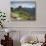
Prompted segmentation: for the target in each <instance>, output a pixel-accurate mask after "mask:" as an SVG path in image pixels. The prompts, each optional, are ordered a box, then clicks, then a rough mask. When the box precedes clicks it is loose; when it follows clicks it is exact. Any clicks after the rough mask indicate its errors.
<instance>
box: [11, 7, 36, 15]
mask: <svg viewBox="0 0 46 46" xmlns="http://www.w3.org/2000/svg"><path fill="white" fill-rule="evenodd" d="M19 10H22V11H26V12H28V13H29V14H32V15H33V16H34V15H35V8H22V7H18V8H13V7H11V11H12V12H14V11H19Z"/></svg>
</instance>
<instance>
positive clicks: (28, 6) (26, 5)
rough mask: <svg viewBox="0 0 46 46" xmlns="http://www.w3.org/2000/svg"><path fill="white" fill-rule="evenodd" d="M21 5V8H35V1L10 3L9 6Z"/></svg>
mask: <svg viewBox="0 0 46 46" xmlns="http://www.w3.org/2000/svg"><path fill="white" fill-rule="evenodd" d="M18 6H22V7H23V8H35V3H31V2H30V3H11V7H14V8H17V7H18Z"/></svg>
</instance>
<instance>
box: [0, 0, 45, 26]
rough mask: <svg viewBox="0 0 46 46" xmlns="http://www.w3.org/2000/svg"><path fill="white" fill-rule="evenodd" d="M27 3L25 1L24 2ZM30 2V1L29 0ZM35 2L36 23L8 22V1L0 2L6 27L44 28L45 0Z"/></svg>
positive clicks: (1, 0) (2, 0) (0, 0)
mask: <svg viewBox="0 0 46 46" xmlns="http://www.w3.org/2000/svg"><path fill="white" fill-rule="evenodd" d="M26 1H27V0H26ZM29 1H31V0H29ZM32 1H36V21H14V22H12V21H10V0H0V10H1V9H2V10H3V11H5V12H6V15H7V20H8V21H9V22H7V23H6V24H5V26H7V27H46V5H45V4H46V0H32Z"/></svg>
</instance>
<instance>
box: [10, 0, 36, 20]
mask: <svg viewBox="0 0 46 46" xmlns="http://www.w3.org/2000/svg"><path fill="white" fill-rule="evenodd" d="M10 8H11V20H13V21H14V20H35V19H36V13H35V12H36V3H35V2H34V1H28V2H27V1H25V2H24V1H11V7H10Z"/></svg>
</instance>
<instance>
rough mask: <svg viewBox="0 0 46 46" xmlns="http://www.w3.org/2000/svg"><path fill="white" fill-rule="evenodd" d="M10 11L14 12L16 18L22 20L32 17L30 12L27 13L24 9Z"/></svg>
mask: <svg viewBox="0 0 46 46" xmlns="http://www.w3.org/2000/svg"><path fill="white" fill-rule="evenodd" d="M12 13H14V16H15V17H16V18H21V19H22V20H31V17H32V16H31V14H29V13H28V12H26V11H22V10H20V11H15V12H12ZM12 16H13V14H12Z"/></svg>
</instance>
